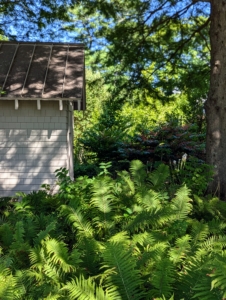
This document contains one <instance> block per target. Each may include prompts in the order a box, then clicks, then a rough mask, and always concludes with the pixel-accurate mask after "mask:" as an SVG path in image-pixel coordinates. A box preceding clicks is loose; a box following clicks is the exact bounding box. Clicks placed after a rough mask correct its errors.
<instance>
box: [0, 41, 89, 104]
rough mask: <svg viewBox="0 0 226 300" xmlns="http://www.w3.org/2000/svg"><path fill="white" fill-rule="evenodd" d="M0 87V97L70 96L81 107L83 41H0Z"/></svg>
mask: <svg viewBox="0 0 226 300" xmlns="http://www.w3.org/2000/svg"><path fill="white" fill-rule="evenodd" d="M0 90H2V91H3V93H1V94H0V100H1V99H2V100H14V99H17V100H71V101H76V102H78V103H80V102H82V103H81V108H83V109H85V64H84V46H83V44H63V43H30V42H3V41H2V42H0ZM78 106H80V104H77V108H78Z"/></svg>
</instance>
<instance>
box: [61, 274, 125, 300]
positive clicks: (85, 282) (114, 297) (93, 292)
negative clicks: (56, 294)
mask: <svg viewBox="0 0 226 300" xmlns="http://www.w3.org/2000/svg"><path fill="white" fill-rule="evenodd" d="M62 290H63V291H64V290H66V291H68V296H69V299H72V300H74V299H76V300H122V298H121V297H120V296H119V295H118V293H117V291H115V290H114V289H109V290H103V289H102V288H101V287H98V286H96V284H95V282H94V281H93V280H92V279H91V278H88V279H85V278H84V277H83V276H82V275H81V276H80V277H79V278H75V279H73V280H72V281H71V282H68V283H67V284H66V285H65V286H64V287H63V288H62Z"/></svg>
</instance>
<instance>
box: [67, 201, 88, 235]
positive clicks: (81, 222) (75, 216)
mask: <svg viewBox="0 0 226 300" xmlns="http://www.w3.org/2000/svg"><path fill="white" fill-rule="evenodd" d="M61 214H62V215H63V216H66V218H67V220H68V222H69V223H71V224H72V225H73V227H74V228H75V229H77V230H78V233H79V235H80V236H86V237H92V236H93V228H92V225H91V223H90V222H89V221H88V220H87V219H86V218H85V216H84V215H83V214H82V212H81V209H79V208H78V209H74V208H73V207H71V206H67V205H62V206H61Z"/></svg>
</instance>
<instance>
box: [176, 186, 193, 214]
mask: <svg viewBox="0 0 226 300" xmlns="http://www.w3.org/2000/svg"><path fill="white" fill-rule="evenodd" d="M189 193H190V190H189V189H188V188H187V186H186V185H184V186H182V187H181V188H180V189H179V190H178V191H177V192H176V197H175V198H174V199H172V204H171V208H172V210H173V215H174V220H183V219H185V218H186V217H187V215H188V214H189V213H190V212H191V210H192V204H191V203H190V202H191V201H192V200H191V199H190V198H189Z"/></svg>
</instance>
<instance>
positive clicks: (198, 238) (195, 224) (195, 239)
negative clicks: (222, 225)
mask: <svg viewBox="0 0 226 300" xmlns="http://www.w3.org/2000/svg"><path fill="white" fill-rule="evenodd" d="M191 225H192V230H191V237H192V240H191V245H192V247H194V246H198V244H199V243H200V242H202V241H204V240H205V239H206V237H207V236H208V234H209V227H208V225H207V224H205V223H203V222H199V221H197V220H193V221H192V224H191Z"/></svg>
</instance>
